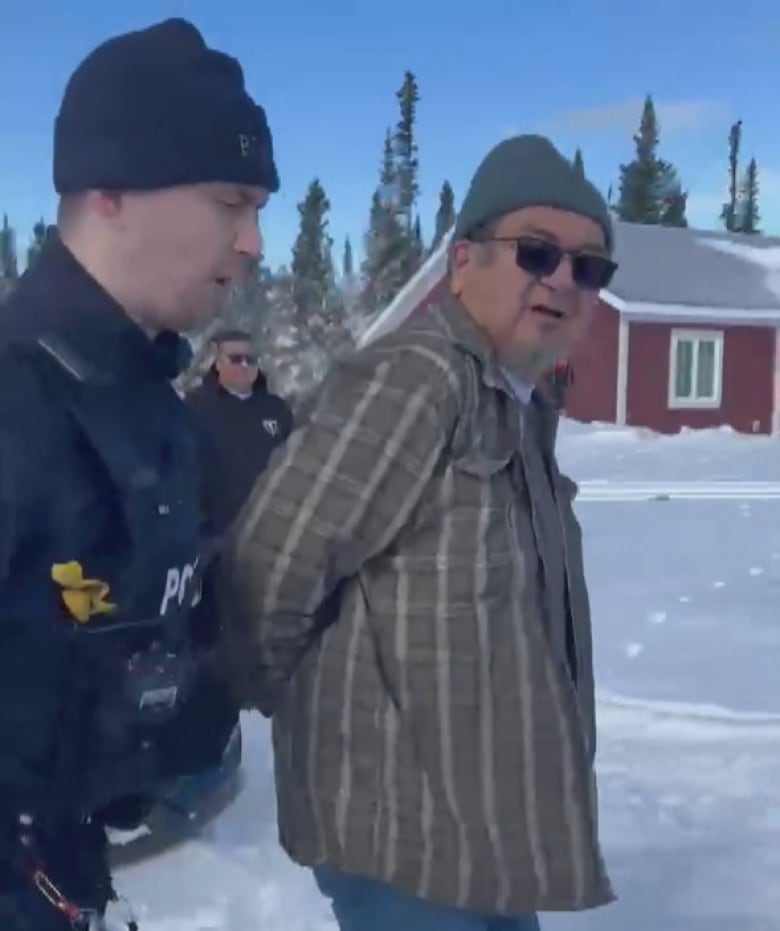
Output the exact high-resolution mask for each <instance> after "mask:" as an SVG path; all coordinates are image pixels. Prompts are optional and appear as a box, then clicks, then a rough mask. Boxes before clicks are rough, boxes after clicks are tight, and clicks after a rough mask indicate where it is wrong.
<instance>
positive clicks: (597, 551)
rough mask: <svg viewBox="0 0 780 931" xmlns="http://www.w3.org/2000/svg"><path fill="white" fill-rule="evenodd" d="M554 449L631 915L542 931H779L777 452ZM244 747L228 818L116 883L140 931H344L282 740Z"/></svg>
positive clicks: (609, 840) (251, 737)
mask: <svg viewBox="0 0 780 931" xmlns="http://www.w3.org/2000/svg"><path fill="white" fill-rule="evenodd" d="M559 442H560V456H561V461H562V465H563V466H564V468H566V469H567V471H569V473H570V474H571V475H572V477H573V478H575V479H576V480H577V481H578V482H581V483H582V486H581V487H582V495H581V499H580V501H579V503H578V505H577V506H578V511H579V514H580V517H581V520H582V523H583V528H584V532H585V540H586V547H587V561H588V571H589V578H590V587H591V598H592V604H593V617H594V634H595V653H596V667H597V678H598V687H599V727H600V747H599V755H598V768H599V784H600V798H601V811H602V830H603V839H604V845H605V849H606V856H607V859H608V863H609V866H610V870H611V873H612V876H613V879H614V882H615V886H616V891H617V893H618V895H619V901H618V902H617V903H616V904H614V905H612V906H609V907H608V908H605V909H600V910H598V911H596V912H590V913H583V914H579V915H545V916H543V929H544V931H569V929H572V931H574V929H580V931H626V929H632V931H780V879H779V878H778V877H780V675H778V668H779V667H780V498H779V497H778V496H780V439H777V438H773V439H770V438H756V437H751V438H746V437H739V436H735V435H733V434H731V433H729V432H728V431H713V432H704V433H700V434H694V433H691V434H684V435H682V436H678V437H656V436H652V435H647V434H638V433H635V432H632V431H627V430H619V429H615V428H598V429H596V428H592V427H583V426H581V425H575V424H568V423H564V424H562V427H561V434H560V441H559ZM604 483H606V487H607V488H609V489H611V491H610V493H609V494H608V495H607V494H605V493H604V490H603V489H604ZM626 483H634V484H626ZM635 483H642V486H643V488H642V489H641V490H640V492H639V493H637V487H638V486H637V485H636V484H635ZM680 483H685V486H684V487H681V485H680ZM713 483H726V484H719V485H717V486H715V485H714V484H713ZM756 483H773V487H774V498H772V497H768V496H769V494H770V493H771V492H772V486H770V485H769V484H764V485H758V484H756ZM696 487H697V488H698V489H699V493H700V497H699V498H697V499H690V498H686V497H684V496H683V497H680V496H681V494H682V495H684V492H685V489H686V488H687V490H688V492H690V491H691V489H694V488H696ZM599 489H601V493H600V494H599V491H598V490H599ZM627 489H628V491H627ZM631 489H633V491H631ZM713 489H714V490H713ZM705 495H706V497H704V496H705ZM762 496H763V497H762ZM608 499H611V500H608ZM244 734H245V741H246V744H245V746H246V752H245V759H246V778H247V783H246V787H245V789H244V791H243V792H242V794H241V795H240V797H239V798H238V799H237V800H236V802H235V803H234V804H233V805H232V806H231V808H230V809H229V810H227V811H226V812H225V813H224V814H223V815H222V816H220V818H219V819H217V821H216V822H215V823H213V824H212V825H211V826H210V827H208V828H207V829H205V830H204V831H203V832H201V833H200V834H199V835H197V836H195V837H192V838H191V839H190V840H188V841H186V842H185V843H183V844H181V845H180V846H179V847H177V848H176V849H174V850H172V851H170V852H168V853H166V854H164V855H163V856H161V857H159V858H156V859H154V860H149V861H146V862H144V863H140V864H137V865H134V866H130V867H125V868H123V869H122V870H121V871H120V872H119V874H118V876H117V884H118V885H119V886H120V888H121V890H122V891H123V892H124V893H125V894H126V895H127V896H128V898H129V899H130V900H131V901H132V902H133V903H134V905H135V906H136V908H137V910H138V911H139V913H140V917H141V919H142V922H141V926H142V928H143V931H248V929H252V931H254V929H263V928H269V929H272V928H274V929H275V928H284V929H285V931H315V929H331V931H332V929H333V928H334V924H333V922H332V920H331V918H330V914H329V910H328V908H327V904H326V903H325V902H324V901H323V900H322V899H321V898H320V896H319V895H318V893H317V891H316V889H315V887H314V885H313V883H312V881H311V879H310V878H309V876H308V874H307V873H305V872H304V871H302V870H299V869H297V868H296V867H294V866H292V865H291V864H290V863H289V862H288V861H287V860H286V858H285V857H284V855H283V854H282V853H281V852H280V850H279V848H278V846H277V843H276V827H275V823H274V800H273V788H272V782H271V760H270V753H269V746H268V730H267V726H266V724H265V722H263V721H262V720H261V719H260V718H259V717H258V716H249V717H247V718H246V719H245V721H244Z"/></svg>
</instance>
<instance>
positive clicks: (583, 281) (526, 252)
mask: <svg viewBox="0 0 780 931" xmlns="http://www.w3.org/2000/svg"><path fill="white" fill-rule="evenodd" d="M494 241H495V242H511V243H514V244H515V262H516V263H517V265H518V267H519V268H522V269H523V271H524V272H528V274H529V275H533V276H534V278H549V276H550V275H552V274H554V272H555V270H556V269H557V268H558V266H559V265H560V264H561V262H562V261H563V259H564V257H565V256H567V255H568V256H569V258H570V259H571V277H572V279H573V281H574V283H575V284H576V285H577V287H578V288H584V289H585V290H586V291H600V290H601V289H602V288H606V287H607V285H608V284H609V283H610V281H612V276H613V275H614V274H615V272H616V271H617V263H616V262H613V261H612V259H610V258H608V257H607V256H606V255H599V254H598V253H597V252H581V251H577V250H570V249H563V248H562V247H561V246H559V245H557V244H556V243H554V242H549V241H548V240H546V239H537V238H535V237H533V236H496V237H494Z"/></svg>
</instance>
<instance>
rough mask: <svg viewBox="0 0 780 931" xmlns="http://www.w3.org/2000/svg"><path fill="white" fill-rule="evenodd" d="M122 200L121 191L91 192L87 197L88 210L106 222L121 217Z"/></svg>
mask: <svg viewBox="0 0 780 931" xmlns="http://www.w3.org/2000/svg"><path fill="white" fill-rule="evenodd" d="M122 200H123V195H122V194H121V193H120V192H119V191H90V192H89V193H88V194H87V195H86V205H87V207H88V209H89V210H91V211H94V212H95V213H96V214H97V215H98V216H100V217H103V218H104V219H106V220H110V219H115V218H116V217H118V216H119V214H120V212H121V210H122Z"/></svg>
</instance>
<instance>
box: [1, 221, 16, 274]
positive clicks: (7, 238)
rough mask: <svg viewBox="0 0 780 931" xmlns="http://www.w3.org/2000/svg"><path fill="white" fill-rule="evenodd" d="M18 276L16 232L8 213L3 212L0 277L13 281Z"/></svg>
mask: <svg viewBox="0 0 780 931" xmlns="http://www.w3.org/2000/svg"><path fill="white" fill-rule="evenodd" d="M18 277H19V263H18V261H17V256H16V234H15V233H14V230H13V227H12V226H11V225H10V224H9V222H8V215H7V214H3V228H2V229H1V230H0V278H4V279H5V280H6V281H15V280H16V279H17V278H18Z"/></svg>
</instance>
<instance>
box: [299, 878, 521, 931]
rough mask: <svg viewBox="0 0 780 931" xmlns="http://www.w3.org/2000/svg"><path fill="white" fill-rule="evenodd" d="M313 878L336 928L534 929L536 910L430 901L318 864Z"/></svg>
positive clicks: (370, 930)
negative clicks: (511, 913)
mask: <svg viewBox="0 0 780 931" xmlns="http://www.w3.org/2000/svg"><path fill="white" fill-rule="evenodd" d="M313 872H314V878H315V879H316V880H317V885H318V886H319V887H320V891H321V892H322V893H323V895H325V896H327V897H328V898H329V899H330V900H331V903H332V906H333V914H334V915H335V916H336V921H337V922H338V926H339V929H340V931H539V919H538V918H537V917H536V915H527V916H526V917H521V916H518V917H516V918H504V917H502V916H499V915H481V914H479V913H478V912H466V911H462V910H461V909H458V908H449V907H447V906H446V905H435V904H434V903H433V902H426V901H425V900H424V899H418V898H415V897H414V896H412V895H409V894H408V893H406V892H401V891H400V890H398V889H395V888H393V886H391V885H389V884H388V883H383V882H378V881H377V880H375V879H366V878H364V877H362V876H352V875H350V874H348V873H341V872H339V871H338V870H333V869H331V868H330V867H325V866H317V867H315V868H314V870H313Z"/></svg>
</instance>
